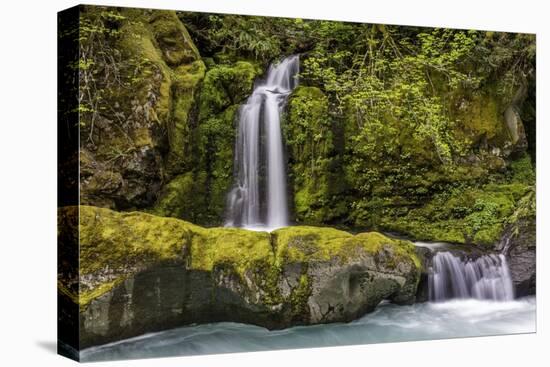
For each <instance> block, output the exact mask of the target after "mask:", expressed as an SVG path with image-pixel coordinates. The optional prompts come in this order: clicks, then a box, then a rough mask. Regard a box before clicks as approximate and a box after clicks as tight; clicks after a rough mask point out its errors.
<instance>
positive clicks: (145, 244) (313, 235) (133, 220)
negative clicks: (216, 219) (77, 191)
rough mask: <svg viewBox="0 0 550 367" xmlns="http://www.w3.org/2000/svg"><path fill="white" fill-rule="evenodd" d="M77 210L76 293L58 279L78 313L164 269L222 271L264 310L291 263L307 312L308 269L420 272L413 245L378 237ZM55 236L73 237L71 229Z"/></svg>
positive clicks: (277, 298)
mask: <svg viewBox="0 0 550 367" xmlns="http://www.w3.org/2000/svg"><path fill="white" fill-rule="evenodd" d="M75 210H76V207H66V208H61V209H60V211H59V215H60V217H61V218H64V217H65V216H70V215H74V214H75ZM78 211H79V213H80V222H79V224H78V235H79V240H80V241H79V242H80V243H79V249H80V259H79V260H80V288H79V294H78V295H77V294H76V293H74V291H71V290H70V289H72V288H71V287H70V286H69V285H68V284H67V283H66V281H67V280H66V279H60V287H61V290H62V291H65V292H66V293H67V294H68V295H70V297H71V298H72V299H74V300H79V304H80V305H81V307H86V305H87V304H89V302H91V301H92V300H94V299H97V298H98V297H100V296H101V295H103V294H105V293H106V292H109V291H110V290H111V289H113V287H116V286H117V285H119V284H121V282H122V281H124V280H125V279H127V278H128V277H130V276H133V275H136V274H138V273H140V272H143V271H145V270H147V269H150V268H152V267H155V266H162V264H166V265H168V264H171V266H176V267H182V268H184V269H188V270H197V271H204V272H215V271H218V270H219V269H227V270H228V271H230V272H231V274H233V275H234V276H236V277H237V278H238V279H240V282H243V284H246V283H247V282H254V283H255V284H257V285H256V286H257V287H260V289H261V292H260V294H261V297H262V299H263V300H264V302H265V303H266V304H277V303H278V302H282V300H283V295H282V293H281V292H282V290H281V288H280V286H279V285H278V284H279V282H280V279H281V278H280V277H281V271H282V270H283V269H284V268H285V267H286V266H287V265H289V264H296V263H301V264H303V268H302V269H303V272H302V275H301V277H300V278H299V282H298V285H297V286H296V287H297V288H296V287H295V288H296V289H293V291H292V292H294V293H293V294H294V295H293V297H294V298H296V297H298V298H300V299H301V300H302V301H303V302H302V301H300V305H301V306H300V307H305V306H304V302H305V301H304V299H305V298H307V297H306V295H307V294H308V292H309V291H310V287H311V283H310V282H311V280H309V279H308V275H307V265H308V264H314V263H327V262H332V261H336V262H337V263H341V264H344V263H346V262H350V261H354V259H355V258H356V257H358V258H361V257H362V256H369V257H375V258H377V259H378V260H379V261H381V262H380V264H381V265H380V266H385V267H387V268H389V269H393V268H396V267H398V266H399V265H398V264H399V263H401V262H405V263H407V264H414V266H415V267H417V268H418V269H419V268H420V263H419V261H418V258H417V257H416V255H415V253H414V251H413V249H412V244H410V243H408V242H406V241H398V240H392V239H389V238H387V237H386V236H383V235H381V234H379V233H375V232H372V233H362V234H359V235H356V236H353V235H351V234H349V233H347V232H343V231H339V230H336V229H332V228H319V227H288V228H283V229H279V230H277V231H275V232H274V233H271V234H270V233H267V232H255V231H248V230H244V229H237V228H210V229H206V228H203V227H200V226H197V225H194V224H191V223H189V222H186V221H183V220H178V219H175V218H166V217H158V216H154V215H150V214H146V213H142V212H127V213H120V212H115V211H112V210H109V209H104V208H98V207H91V206H80V207H78ZM60 230H61V231H68V232H66V233H70V231H71V230H76V229H75V228H73V229H71V228H60ZM63 233H65V232H63ZM77 242H78V241H77ZM63 245H67V246H68V245H69V244H67V243H66V244H63ZM73 246H78V243H73ZM383 254H389V255H383ZM247 279H248V280H247ZM296 299H297V298H296ZM296 307H298V303H296Z"/></svg>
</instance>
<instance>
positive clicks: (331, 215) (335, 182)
mask: <svg viewBox="0 0 550 367" xmlns="http://www.w3.org/2000/svg"><path fill="white" fill-rule="evenodd" d="M328 109H329V104H328V98H327V97H326V96H325V95H324V93H323V92H322V91H321V90H320V89H319V88H316V87H307V86H299V87H297V88H296V90H295V91H294V92H293V93H292V95H291V97H290V99H289V102H288V111H287V113H286V116H285V123H284V125H283V126H284V133H285V137H286V139H285V140H286V145H287V149H288V153H289V175H290V180H291V182H292V186H293V204H294V205H293V209H294V210H293V212H294V215H295V220H296V221H297V222H298V223H304V224H321V223H327V222H330V221H332V220H334V219H335V218H339V217H341V216H342V215H344V214H345V213H346V210H347V208H346V203H345V202H344V201H343V200H335V198H336V197H337V196H338V195H339V194H341V192H342V191H343V189H344V186H343V185H342V180H341V176H342V174H341V172H339V169H341V166H340V165H339V164H338V161H337V159H336V158H335V155H336V154H335V148H334V145H333V131H332V122H331V119H330V117H329V113H328Z"/></svg>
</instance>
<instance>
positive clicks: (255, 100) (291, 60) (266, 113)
mask: <svg viewBox="0 0 550 367" xmlns="http://www.w3.org/2000/svg"><path fill="white" fill-rule="evenodd" d="M298 71H299V57H298V56H297V55H294V56H290V57H287V58H286V59H284V60H283V61H281V62H280V63H278V64H271V65H270V66H269V70H268V72H267V77H266V80H265V83H262V84H260V85H257V86H256V87H255V88H254V91H253V92H252V95H251V96H250V97H249V98H248V100H247V101H246V103H245V104H244V105H242V106H241V108H240V111H239V127H238V136H237V140H236V145H235V183H234V186H233V188H232V190H231V191H230V192H229V194H228V196H227V218H226V222H225V225H226V226H230V227H246V228H253V229H254V228H260V229H266V230H272V229H275V228H280V227H284V226H287V225H288V204H287V189H286V170H285V160H284V149H283V139H282V134H281V121H280V119H281V111H282V107H283V105H284V103H285V102H286V97H287V96H288V95H289V94H290V93H291V92H292V90H293V89H294V88H295V87H296V85H297V74H298ZM262 125H263V126H262ZM262 132H264V134H265V137H264V139H262ZM264 141H265V143H264ZM262 164H265V166H266V167H267V172H266V176H267V177H265V178H264V177H262V175H261V173H260V170H261V168H262Z"/></svg>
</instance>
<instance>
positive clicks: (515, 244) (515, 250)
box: [496, 191, 537, 297]
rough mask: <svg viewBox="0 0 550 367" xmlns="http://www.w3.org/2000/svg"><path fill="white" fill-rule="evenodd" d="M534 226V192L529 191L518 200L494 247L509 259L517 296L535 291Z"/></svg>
mask: <svg viewBox="0 0 550 367" xmlns="http://www.w3.org/2000/svg"><path fill="white" fill-rule="evenodd" d="M536 225H537V224H536V203H535V192H534V191H531V192H530V193H529V194H527V195H526V196H525V197H523V198H522V199H521V201H520V203H519V205H518V208H517V209H516V211H515V212H514V214H513V215H512V217H511V218H510V219H509V224H508V225H507V227H506V229H505V231H504V235H503V237H502V240H501V241H500V242H499V243H498V244H497V246H496V250H498V251H500V252H502V253H503V254H504V255H505V256H506V257H507V259H508V265H509V266H510V272H511V275H512V281H513V282H514V288H515V295H516V297H522V296H527V295H534V294H535V293H536V261H537V253H536V241H537V238H536Z"/></svg>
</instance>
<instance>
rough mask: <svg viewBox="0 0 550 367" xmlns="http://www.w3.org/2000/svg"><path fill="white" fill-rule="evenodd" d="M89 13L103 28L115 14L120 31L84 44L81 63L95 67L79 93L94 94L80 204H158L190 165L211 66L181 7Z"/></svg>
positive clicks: (83, 134) (85, 128)
mask: <svg viewBox="0 0 550 367" xmlns="http://www.w3.org/2000/svg"><path fill="white" fill-rule="evenodd" d="M82 11H83V13H82V17H83V19H84V21H86V22H89V23H91V24H94V25H95V27H97V28H99V29H102V28H101V27H106V25H105V24H107V23H106V22H112V21H113V19H114V21H115V23H114V25H113V24H110V23H109V24H110V25H109V26H110V27H115V29H116V36H112V35H109V34H108V33H107V34H105V35H102V34H101V33H100V34H99V35H94V37H89V38H86V37H83V40H82V44H81V48H82V49H83V50H86V52H83V54H82V61H81V63H83V64H84V65H90V66H86V67H85V66H82V70H81V75H80V79H81V81H82V82H81V87H80V88H81V90H80V92H81V94H82V95H83V96H87V95H89V96H90V98H89V99H90V101H88V99H84V101H85V102H86V103H83V104H82V106H81V109H82V111H81V112H80V152H79V161H80V168H81V171H80V192H81V203H83V204H87V205H95V206H101V207H107V208H111V209H118V210H126V209H132V208H145V207H151V206H152V205H153V204H154V203H155V201H156V200H157V197H158V195H159V192H160V190H161V188H162V186H163V185H164V182H165V181H167V180H170V179H171V178H172V177H174V176H176V175H178V174H181V173H183V172H186V171H187V170H189V168H190V166H191V160H190V158H189V155H190V154H189V152H190V148H189V146H190V140H191V136H190V135H191V134H190V130H191V126H192V125H193V120H194V118H195V110H194V106H195V105H196V103H195V100H196V99H197V98H198V93H199V91H200V85H201V82H202V79H203V78H204V74H205V65H204V63H203V61H202V59H201V57H200V54H199V52H198V50H197V48H196V47H195V45H194V44H193V41H192V40H191V37H190V36H189V34H188V33H187V30H186V29H185V26H184V25H183V24H182V23H181V22H180V21H179V19H178V18H177V16H176V13H175V12H172V11H160V10H159V11H154V12H148V11H145V10H137V9H120V10H113V9H110V10H106V9H103V8H94V7H83V8H82ZM92 39H94V40H95V41H93V40H92ZM94 42H95V43H94ZM96 43H97V44H96ZM88 50H89V51H88ZM98 50H101V52H99V51H98ZM88 73H90V75H88ZM92 78H93V83H92V82H88V81H89V80H92Z"/></svg>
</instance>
